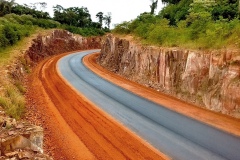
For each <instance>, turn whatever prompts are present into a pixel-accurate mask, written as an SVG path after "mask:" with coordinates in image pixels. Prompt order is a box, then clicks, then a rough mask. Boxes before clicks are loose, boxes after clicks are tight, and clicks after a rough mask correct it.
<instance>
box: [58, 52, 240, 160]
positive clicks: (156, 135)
mask: <svg viewBox="0 0 240 160" xmlns="http://www.w3.org/2000/svg"><path fill="white" fill-rule="evenodd" d="M96 51H97V50H91V51H84V52H79V53H75V54H71V55H68V56H66V57H64V58H62V59H61V60H60V61H59V62H58V68H59V71H60V73H61V74H62V76H63V77H64V78H65V79H66V80H67V81H69V83H70V84H71V85H72V86H73V87H75V88H76V89H77V90H78V91H79V92H81V93H82V94H84V95H85V96H86V97H87V98H88V99H89V100H91V101H92V102H93V103H95V104H96V105H97V106H98V107H99V108H101V109H102V110H104V111H105V112H107V113H108V114H109V115H111V116H112V117H114V118H115V119H116V120H118V121H119V122H120V123H122V124H123V125H124V126H126V127H128V128H129V129H130V130H132V131H133V132H135V133H136V134H137V135H139V136H140V137H142V138H143V139H145V140H146V141H147V142H148V143H150V144H151V145H152V146H154V147H155V148H157V149H158V150H160V151H161V152H163V153H165V154H166V155H169V156H170V157H171V158H173V159H176V160H178V159H179V160H222V159H229V160H240V137H236V136H234V135H230V134H227V133H225V132H223V131H220V130H217V129H214V128H212V127H210V126H208V125H205V124H202V123H200V122H198V121H195V120H193V119H190V118H187V117H185V116H182V115H180V114H178V113H175V112H172V111H170V110H168V109H166V108H164V107H163V106H159V105H157V104H155V103H153V102H151V101H148V100H146V99H144V98H142V97H139V96H137V95H135V94H133V93H130V92H128V91H126V90H124V89H122V88H120V87H118V86H116V85H114V84H112V83H111V82H108V81H105V80H103V79H102V78H100V77H99V76H97V75H95V74H94V73H93V72H91V71H90V70H88V69H87V68H86V67H85V66H84V65H83V64H82V63H81V59H82V57H83V56H84V55H86V54H89V53H92V52H96Z"/></svg>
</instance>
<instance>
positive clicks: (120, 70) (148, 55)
mask: <svg viewBox="0 0 240 160" xmlns="http://www.w3.org/2000/svg"><path fill="white" fill-rule="evenodd" d="M98 63H99V64H100V65H102V66H104V67H105V68H107V69H109V70H111V71H113V72H115V73H117V74H119V75H122V76H124V77H126V78H128V79H130V80H133V81H136V82H138V83H141V84H144V85H146V86H148V87H151V88H154V89H156V90H158V91H161V92H164V93H167V94H170V95H172V96H175V97H177V98H180V99H182V100H185V101H188V102H191V103H194V104H197V105H198V106H201V107H205V108H207V109H210V110H213V111H216V112H221V113H224V114H228V115H231V116H234V117H238V118H240V94H239V93H238V92H239V91H240V52H239V51H237V50H228V49H224V50H211V51H206V50H205V51H202V50H186V49H180V48H159V47H153V46H144V45H141V44H137V43H135V42H132V41H129V40H126V39H120V38H118V37H114V36H112V35H107V36H106V37H105V38H104V39H103V42H102V50H101V54H100V57H99V59H98Z"/></svg>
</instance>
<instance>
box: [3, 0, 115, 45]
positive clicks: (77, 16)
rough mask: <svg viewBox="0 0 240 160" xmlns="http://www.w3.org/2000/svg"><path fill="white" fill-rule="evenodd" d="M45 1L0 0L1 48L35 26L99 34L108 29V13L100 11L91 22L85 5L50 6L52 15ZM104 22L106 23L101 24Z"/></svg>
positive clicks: (14, 41)
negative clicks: (94, 20) (29, 2)
mask: <svg viewBox="0 0 240 160" xmlns="http://www.w3.org/2000/svg"><path fill="white" fill-rule="evenodd" d="M46 7H47V3H45V2H38V3H32V4H30V5H27V4H24V5H20V4H17V3H15V1H14V0H0V49H3V48H5V47H7V46H9V45H14V44H15V43H16V42H18V41H19V40H21V39H22V38H23V37H26V36H29V35H30V34H31V33H32V32H33V31H34V30H36V29H37V27H41V28H46V29H47V28H61V29H65V30H68V31H70V32H72V33H76V34H80V35H82V36H98V35H103V34H104V33H105V32H108V31H110V24H111V13H108V14H107V15H104V13H103V12H99V13H98V14H97V15H96V17H97V18H98V20H99V21H98V22H93V21H92V19H91V15H90V13H89V11H88V9H87V8H86V7H81V8H80V7H70V8H63V7H62V6H60V5H56V6H54V7H53V11H54V17H53V18H51V17H50V15H49V13H47V12H44V9H45V8H46ZM103 22H105V25H106V27H103Z"/></svg>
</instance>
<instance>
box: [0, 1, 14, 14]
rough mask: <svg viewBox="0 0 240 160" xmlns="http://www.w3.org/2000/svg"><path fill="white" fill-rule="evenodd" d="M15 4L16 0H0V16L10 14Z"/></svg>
mask: <svg viewBox="0 0 240 160" xmlns="http://www.w3.org/2000/svg"><path fill="white" fill-rule="evenodd" d="M14 5H15V0H10V1H7V0H0V16H4V15H6V14H10V13H11V12H12V7H13V6H14Z"/></svg>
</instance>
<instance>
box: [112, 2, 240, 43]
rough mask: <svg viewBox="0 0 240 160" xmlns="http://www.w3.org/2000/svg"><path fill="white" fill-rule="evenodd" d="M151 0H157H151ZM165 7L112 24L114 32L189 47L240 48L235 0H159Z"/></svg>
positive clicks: (148, 41)
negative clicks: (231, 46) (158, 10)
mask: <svg viewBox="0 0 240 160" xmlns="http://www.w3.org/2000/svg"><path fill="white" fill-rule="evenodd" d="M151 2H152V4H153V2H156V1H151ZM162 2H163V3H165V7H164V8H163V9H162V10H161V11H160V12H159V13H158V14H153V12H152V6H153V5H150V10H149V12H148V13H147V12H145V13H142V14H140V15H139V16H138V17H137V18H136V19H135V20H132V21H130V22H123V23H121V24H119V25H116V26H115V29H114V32H117V33H122V34H133V35H135V36H138V37H141V38H142V40H143V41H144V42H145V43H153V44H157V45H161V46H182V47H188V48H221V47H222V46H226V45H232V44H234V45H235V47H240V41H239V40H238V39H239V38H240V37H239V35H240V34H239V33H240V30H239V28H240V21H239V3H240V2H239V1H238V0H162Z"/></svg>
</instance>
